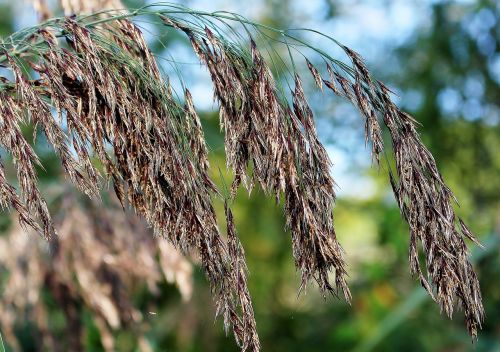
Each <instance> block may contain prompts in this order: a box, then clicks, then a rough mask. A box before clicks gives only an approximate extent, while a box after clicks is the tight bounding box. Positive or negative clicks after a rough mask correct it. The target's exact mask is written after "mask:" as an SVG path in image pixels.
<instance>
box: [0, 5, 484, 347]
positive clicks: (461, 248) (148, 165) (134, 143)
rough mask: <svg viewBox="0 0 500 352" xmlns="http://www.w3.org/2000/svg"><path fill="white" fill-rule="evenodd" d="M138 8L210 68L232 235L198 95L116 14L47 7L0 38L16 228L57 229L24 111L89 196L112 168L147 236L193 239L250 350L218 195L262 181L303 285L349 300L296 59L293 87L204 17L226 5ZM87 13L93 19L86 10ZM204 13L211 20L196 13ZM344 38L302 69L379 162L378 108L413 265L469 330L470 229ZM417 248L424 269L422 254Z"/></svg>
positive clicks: (177, 241) (235, 261)
mask: <svg viewBox="0 0 500 352" xmlns="http://www.w3.org/2000/svg"><path fill="white" fill-rule="evenodd" d="M66 3H68V4H69V2H67V1H66ZM72 3H73V2H72ZM75 3H76V2H75ZM68 6H69V5H68ZM173 9H174V12H175V13H177V12H179V9H178V8H173ZM81 11H83V10H81ZM144 11H147V10H144ZM139 13H140V11H139V10H138V11H136V12H133V13H130V16H135V15H138V14H139ZM145 13H148V14H149V15H157V16H159V18H161V19H162V20H163V22H164V23H165V24H166V25H168V26H170V27H172V28H174V29H175V30H179V31H183V32H184V33H185V34H186V35H187V36H188V38H189V40H190V43H191V45H192V48H193V50H194V52H195V54H196V55H197V57H198V58H199V60H200V62H201V63H202V64H203V65H204V66H205V67H206V69H207V70H208V72H209V74H210V77H211V80H212V83H213V89H214V96H215V99H216V100H217V102H218V103H219V107H220V114H219V115H220V126H221V129H222V130H223V131H224V133H225V151H226V157H227V165H228V167H229V168H231V169H232V170H233V172H234V180H233V183H232V186H231V191H230V196H229V198H230V199H227V200H226V209H225V210H226V221H227V224H228V234H227V238H224V237H223V236H222V235H221V233H220V231H219V229H218V225H217V219H216V215H215V211H214V208H213V203H212V197H213V196H214V195H218V196H219V197H221V196H220V194H219V192H218V191H217V189H216V187H215V185H214V183H213V182H212V180H211V179H210V177H209V176H208V171H209V164H208V156H207V148H206V144H205V138H204V136H203V130H202V128H201V124H200V120H199V117H198V114H197V113H196V110H195V108H194V103H193V99H192V96H191V94H190V92H189V90H188V89H186V90H185V91H184V92H183V93H184V102H182V103H181V102H179V101H177V100H176V99H175V98H174V95H173V93H172V90H171V87H170V85H169V84H168V82H166V80H165V79H164V78H163V76H162V74H160V70H159V67H158V65H157V63H156V60H155V58H154V56H153V54H152V53H151V51H150V49H149V48H148V45H147V43H146V41H145V40H144V37H143V36H142V33H141V31H140V30H139V28H138V27H137V26H136V25H134V24H133V23H132V22H130V21H128V20H126V19H124V18H125V17H126V16H124V15H120V16H118V17H116V18H108V17H105V18H104V19H103V17H102V16H97V17H92V16H90V17H87V19H86V20H85V19H78V18H76V17H74V18H66V19H63V20H60V19H57V20H53V21H49V24H47V25H44V26H41V27H40V28H38V29H37V30H33V31H31V32H29V31H28V32H26V33H28V34H25V35H24V36H23V37H22V39H21V40H18V39H16V40H17V42H22V43H24V46H23V45H21V44H18V45H17V46H16V48H13V47H12V46H9V44H8V42H5V43H0V44H1V46H0V47H1V48H2V52H1V53H0V62H1V63H2V64H4V65H5V66H7V69H9V70H11V72H12V74H13V76H14V81H13V82H10V81H9V80H7V79H5V78H2V79H1V80H0V145H1V146H2V147H3V148H4V149H5V150H6V151H7V152H8V154H10V156H11V157H12V160H13V162H14V166H15V170H16V178H17V181H18V183H19V193H20V194H19V195H18V194H17V192H16V190H15V188H14V187H13V186H12V185H11V184H9V183H8V181H7V179H6V177H5V173H4V170H3V168H1V167H0V205H2V207H6V208H13V209H15V210H16V211H17V212H18V213H19V217H20V223H21V224H22V225H23V226H31V227H34V228H35V229H36V230H38V231H39V232H41V233H43V235H44V236H45V237H47V238H49V237H50V236H51V235H53V234H54V233H55V230H54V227H53V225H52V221H51V218H50V215H49V212H48V207H47V203H46V202H45V200H44V199H43V197H42V196H41V193H40V191H39V190H38V185H37V175H36V172H35V167H36V166H37V165H38V164H39V161H38V157H37V155H36V154H35V152H34V150H33V148H32V147H31V146H30V144H29V143H28V140H27V139H26V138H25V137H24V136H23V134H22V129H21V124H25V123H27V122H29V121H32V122H34V123H35V124H36V125H37V126H38V127H37V128H38V129H40V130H41V132H42V133H43V134H44V135H45V136H46V139H47V141H48V144H50V145H51V146H52V147H53V149H54V151H55V153H56V154H57V155H58V157H59V159H60V160H61V165H62V169H63V170H64V172H65V174H66V175H67V176H68V178H69V179H70V180H71V181H72V182H73V183H74V184H75V185H76V186H77V187H79V188H80V189H81V190H82V191H83V192H85V193H86V194H88V195H90V196H93V197H98V195H99V190H100V187H99V186H100V184H101V183H102V182H101V181H103V180H104V181H110V182H111V183H112V184H113V187H114V190H115V193H116V195H117V197H118V198H119V200H120V202H121V204H122V206H123V207H124V208H127V207H129V206H130V207H132V208H133V209H134V210H135V211H136V212H137V213H138V214H139V215H141V216H143V217H144V218H145V219H146V221H147V222H148V224H149V225H150V226H151V227H152V228H153V230H154V233H155V234H156V235H158V236H161V237H164V238H168V239H169V240H170V242H171V243H173V244H174V245H175V246H176V247H177V248H179V249H181V250H182V251H184V252H188V251H196V252H197V253H198V255H199V256H200V259H201V265H202V267H203V268H204V270H205V273H206V275H207V277H208V280H209V282H210V285H211V288H212V293H213V296H214V300H215V303H216V307H217V314H218V315H220V316H222V317H223V319H224V323H225V327H226V329H227V330H229V329H232V330H233V333H234V336H235V338H236V341H237V343H238V345H239V346H240V347H241V349H242V350H249V351H258V350H259V349H260V344H259V340H258V335H257V332H256V324H255V319H254V314H253V308H252V305H251V299H250V294H249V292H248V287H247V283H246V266H245V261H244V251H243V248H242V246H241V244H240V242H239V240H238V238H237V234H236V230H235V227H234V220H233V216H232V213H231V209H230V208H229V207H228V205H227V202H228V201H231V200H232V199H233V198H234V196H235V194H236V192H237V190H238V189H239V187H240V185H241V184H243V185H244V186H245V187H246V188H247V189H248V190H249V191H251V190H252V188H253V187H254V185H259V186H260V187H261V188H262V189H263V190H264V191H265V192H266V193H268V194H270V195H272V196H274V197H275V198H276V201H277V202H279V201H280V199H283V201H284V211H285V217H286V222H287V227H288V228H289V230H290V232H291V236H292V244H293V256H294V259H295V264H296V267H297V269H298V270H300V272H301V275H302V285H301V288H305V287H306V285H307V284H308V283H309V282H310V281H311V280H314V281H316V282H317V283H318V286H319V287H320V289H321V291H322V292H323V293H327V292H330V293H334V294H337V293H339V292H341V293H342V294H343V295H344V296H345V298H346V299H347V300H348V301H349V300H350V298H351V295H350V292H349V289H348V287H347V283H346V279H345V277H346V268H345V267H346V265H345V262H344V259H343V250H342V248H341V246H340V244H339V242H338V240H337V237H336V234H335V229H334V224H333V214H332V212H333V207H334V202H335V190H334V185H335V184H334V181H333V179H332V177H331V175H330V167H331V163H330V160H329V158H328V155H327V153H326V151H325V149H324V147H323V145H322V144H321V143H320V141H319V139H318V136H317V131H316V127H315V123H314V116H313V112H312V109H311V108H310V106H309V103H308V101H307V97H306V94H305V91H304V88H303V84H302V79H301V77H300V76H299V75H298V73H296V72H292V74H291V75H290V77H291V78H292V79H291V81H293V84H292V85H293V88H291V91H290V92H289V93H288V94H289V96H291V99H290V98H289V96H287V93H285V92H284V90H283V89H281V88H282V84H281V83H282V82H280V81H279V80H278V81H277V80H276V79H275V77H274V75H273V73H272V71H271V69H270V67H269V66H268V64H267V63H266V60H265V59H264V56H263V55H262V53H261V52H260V51H259V49H258V47H257V44H256V43H255V42H254V41H253V40H252V39H251V38H250V39H249V41H250V43H249V45H245V44H242V43H241V41H240V40H234V41H233V40H231V38H230V37H227V38H226V37H225V36H224V34H221V33H223V31H221V32H219V31H218V30H213V28H214V27H215V25H214V23H213V22H210V21H209V20H208V18H209V17H210V16H214V17H216V16H220V15H218V14H215V13H214V14H202V13H186V14H184V15H186V16H190V15H192V16H195V17H196V21H191V20H185V19H184V18H183V17H182V16H177V15H176V16H175V17H167V16H166V15H165V14H166V13H168V12H165V13H164V14H162V13H161V12H158V13H150V12H145ZM89 18H90V19H89ZM96 18H98V19H99V20H98V21H97V23H99V24H98V25H96V24H95V23H94V24H92V19H96ZM200 18H204V19H206V20H207V21H206V22H204V23H203V24H200V23H201V22H200V21H198V20H199V19H200ZM217 19H218V20H223V21H229V20H228V19H227V18H222V17H218V18H217ZM234 20H235V21H240V20H241V19H236V18H235V19H234ZM86 21H87V22H86ZM205 24H206V25H205ZM268 29H269V28H268ZM280 34H281V35H288V34H286V32H283V31H282V32H280ZM288 36H289V39H293V38H292V37H290V35H288ZM240 39H241V38H240ZM63 41H65V43H64V44H63ZM12 42H15V41H14V40H12ZM337 44H338V43H337ZM341 48H342V49H343V50H344V51H345V53H346V54H347V56H348V57H349V59H350V61H351V65H347V64H345V63H342V64H339V62H337V61H335V60H333V59H332V58H329V57H327V56H325V55H324V54H322V53H321V52H320V51H319V50H318V51H316V54H319V55H321V56H322V59H324V60H325V61H326V63H327V64H326V71H327V75H325V76H323V75H322V72H321V70H320V69H318V67H319V66H315V65H313V63H312V62H311V61H309V60H307V61H306V64H307V68H308V69H309V71H310V73H311V74H312V78H313V80H314V82H315V83H316V86H317V87H318V88H319V89H323V85H324V86H326V87H327V88H329V89H331V90H332V91H333V92H334V93H335V94H337V95H339V96H342V97H344V98H346V99H348V100H349V101H350V102H351V103H352V104H353V105H354V106H355V107H357V108H358V109H359V111H360V112H361V114H362V116H363V118H364V125H365V134H366V139H367V141H370V143H371V149H372V157H373V159H374V160H376V161H377V164H378V163H379V162H380V155H381V153H383V151H384V143H383V134H382V128H381V125H380V123H379V121H382V120H383V122H384V124H385V126H386V127H387V129H388V132H389V134H390V137H391V140H392V146H393V150H394V155H395V156H394V157H395V160H396V175H393V173H392V172H391V174H390V181H391V184H392V186H393V190H394V194H395V196H396V200H397V202H398V206H399V207H400V209H401V213H402V215H403V217H404V218H405V219H406V220H407V221H408V223H409V226H410V250H409V259H410V267H411V272H412V273H413V274H415V275H416V276H418V278H419V279H420V281H421V283H422V285H423V286H424V287H425V288H426V290H427V291H428V292H429V293H430V294H431V296H433V297H434V298H435V300H436V301H437V302H438V303H439V305H440V306H441V308H442V310H444V311H445V312H446V313H447V314H448V315H449V316H451V315H452V312H453V309H454V302H455V301H456V300H457V299H458V301H459V302H460V303H461V305H462V307H463V308H464V311H465V316H466V323H467V327H468V329H469V332H470V334H471V335H472V336H476V334H477V329H478V328H480V325H481V322H482V320H483V315H484V313H483V307H482V303H481V295H480V290H479V283H478V280H477V277H476V275H475V273H474V271H473V269H472V266H471V264H470V261H469V259H468V251H467V246H466V244H465V241H464V238H469V239H471V240H473V241H476V240H475V238H474V236H473V234H472V233H471V231H470V230H469V229H468V228H467V226H466V225H465V224H464V223H463V222H462V221H461V220H460V219H457V218H456V215H455V213H454V211H453V201H454V197H453V194H452V193H451V191H450V190H449V189H448V188H447V186H446V185H445V183H444V181H443V179H442V177H441V175H440V174H439V171H438V170H437V167H436V163H435V161H434V159H433V157H432V155H431V154H430V152H429V151H428V150H427V149H426V148H425V146H424V145H423V144H422V142H421V141H420V138H419V136H418V133H417V131H416V128H415V121H414V120H413V118H411V117H410V116H409V115H408V114H406V113H404V112H402V111H400V110H399V109H398V108H397V107H396V106H395V105H394V104H393V103H392V101H391V98H390V92H389V90H388V89H387V88H386V87H385V86H384V85H383V84H382V83H380V82H378V81H376V80H374V79H372V78H371V76H370V73H369V71H368V69H367V67H366V65H365V64H364V63H363V60H362V59H361V57H360V55H358V54H357V53H356V52H354V51H352V50H351V49H349V48H347V47H345V46H342V45H341ZM23 51H24V52H23ZM25 64H29V66H30V67H31V68H32V69H33V70H34V71H35V72H36V73H37V74H38V75H39V79H30V77H29V76H28V75H27V74H26V72H25V71H24V70H23V69H22V68H23V67H25V66H26V65H25ZM323 77H328V79H326V78H323ZM54 115H55V116H54ZM63 126H64V127H63ZM419 246H420V247H421V250H420V251H421V252H423V254H424V256H425V268H423V265H421V264H420V262H419V260H418V259H419ZM331 273H332V274H334V275H330V274H331ZM331 280H335V283H332V282H331Z"/></svg>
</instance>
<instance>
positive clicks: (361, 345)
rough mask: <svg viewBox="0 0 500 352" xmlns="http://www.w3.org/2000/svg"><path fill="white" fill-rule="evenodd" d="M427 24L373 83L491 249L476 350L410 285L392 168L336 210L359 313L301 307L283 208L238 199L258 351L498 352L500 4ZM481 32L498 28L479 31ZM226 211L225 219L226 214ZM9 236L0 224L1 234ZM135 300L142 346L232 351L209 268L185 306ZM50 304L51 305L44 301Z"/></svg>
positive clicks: (305, 297)
mask: <svg viewBox="0 0 500 352" xmlns="http://www.w3.org/2000/svg"><path fill="white" fill-rule="evenodd" d="M271 2H274V3H276V1H271ZM331 3H332V4H335V2H334V1H332V2H331ZM287 4H288V2H287ZM332 4H331V7H330V9H331V16H333V17H334V16H335V15H336V13H335V9H336V6H334V5H332ZM276 6H278V5H276ZM285 7H286V6H285ZM0 12H1V13H2V16H0V35H2V36H5V35H6V34H8V33H9V32H11V31H12V26H13V18H12V16H11V15H10V7H9V6H8V5H6V4H0ZM289 12H290V10H289V8H288V7H286V9H285V10H283V11H282V12H280V11H275V12H272V13H268V14H266V15H265V18H263V19H262V20H264V22H266V23H271V24H273V25H275V26H279V27H286V25H287V17H286V16H285V15H284V14H285V13H288V14H289ZM292 15H293V14H292ZM431 16H432V17H431V18H430V19H429V23H428V25H427V26H426V27H425V28H422V30H421V31H418V32H417V33H415V35H414V36H413V37H411V38H410V39H409V40H408V41H407V42H406V43H405V44H404V45H403V46H401V47H399V48H398V49H397V50H396V51H395V52H394V53H392V54H393V55H395V57H396V60H397V62H398V63H399V64H398V65H397V66H398V69H397V70H386V71H385V70H384V67H380V68H378V71H379V73H380V75H381V76H382V77H384V79H385V80H386V81H388V82H389V83H391V85H392V86H394V87H398V89H399V91H400V92H412V93H413V95H412V96H413V97H415V99H414V100H418V102H419V103H418V104H415V101H412V99H410V100H406V99H403V102H402V103H403V105H405V104H408V105H407V106H406V108H407V109H408V110H410V111H411V113H412V114H414V116H415V117H416V119H417V120H418V121H419V122H421V123H422V127H421V128H420V131H421V134H422V136H423V139H424V141H425V143H426V145H427V146H428V147H429V148H430V150H431V152H432V153H433V155H434V156H435V157H436V160H437V162H438V165H439V166H440V168H441V170H442V173H443V175H444V178H445V180H446V181H447V182H448V184H449V186H450V187H451V188H452V190H453V191H454V192H455V194H456V195H457V197H458V199H459V200H460V203H461V208H460V209H459V210H458V213H459V215H461V216H463V217H464V219H465V220H466V222H468V223H469V224H470V227H471V228H472V229H473V230H474V231H475V232H476V233H477V234H478V235H479V237H480V238H481V240H482V241H484V242H485V243H486V244H487V248H486V249H485V250H484V251H481V250H474V252H475V258H476V268H477V270H478V274H479V276H480V281H481V283H482V291H483V298H484V304H485V310H486V322H485V325H484V327H483V331H482V333H480V336H479V340H478V342H476V343H475V344H474V345H473V344H472V343H471V341H470V339H469V337H468V335H467V333H466V331H465V328H464V327H463V324H462V323H463V322H462V319H463V317H462V315H461V312H457V313H456V315H455V317H454V319H453V321H450V320H449V319H447V318H446V317H445V316H444V315H442V314H440V313H439V309H438V307H437V305H435V304H434V303H433V302H431V300H430V299H429V298H428V297H427V296H425V295H424V294H423V289H421V288H420V287H419V284H418V282H417V281H415V280H413V279H412V278H410V277H409V269H408V263H407V262H408V261H407V243H408V229H407V227H406V225H405V224H404V222H403V221H402V219H401V217H400V214H399V211H398V209H397V207H396V205H395V203H394V201H393V199H392V195H391V194H390V191H389V188H388V182H387V175H386V173H385V171H384V170H381V171H377V170H367V171H366V175H367V177H370V178H372V179H373V181H374V182H375V183H376V185H377V191H376V192H375V193H374V194H373V195H372V196H371V197H370V198H368V199H356V198H340V199H338V202H337V207H336V210H335V218H336V228H337V233H338V234H339V237H340V241H341V243H342V244H343V246H344V248H345V250H346V253H347V254H346V257H347V260H348V262H349V272H350V286H351V289H352V293H353V296H354V299H353V303H352V306H348V305H347V304H346V303H345V302H343V301H341V300H337V299H336V298H334V297H326V299H323V297H321V296H320V295H319V294H318V291H317V290H316V288H315V287H313V286H311V287H308V288H307V290H306V292H303V293H302V294H301V295H300V296H298V287H299V275H298V273H297V272H296V271H295V269H294V266H293V258H292V254H291V241H290V236H289V234H287V233H286V232H285V230H284V218H283V216H282V210H281V207H280V206H279V205H276V204H275V203H274V201H273V200H271V199H268V198H267V197H265V196H264V195H263V194H262V192H261V191H259V190H255V191H254V192H253V193H252V194H251V196H250V197H249V196H248V195H247V194H246V193H245V192H244V191H241V192H240V194H239V195H238V197H237V200H236V201H235V205H234V215H235V219H236V227H237V229H238V231H239V235H240V236H241V239H242V243H243V246H244V248H245V251H246V256H247V260H248V266H249V270H250V275H249V285H250V291H251V294H252V296H253V300H254V308H255V313H256V320H257V323H258V330H259V333H260V337H261V340H262V344H263V350H264V351H276V352H281V351H283V352H285V351H286V352H291V351H368V350H374V351H469V350H475V351H478V352H479V351H500V282H499V281H498V278H499V277H500V256H499V255H498V254H499V250H498V249H499V241H497V238H498V236H500V176H499V175H500V112H499V111H500V110H499V106H498V102H499V101H500V89H499V82H500V77H498V76H495V72H494V71H493V70H492V62H494V60H497V65H499V66H500V63H499V62H500V6H499V5H498V2H497V1H495V0H490V1H488V0H481V1H477V2H476V3H473V4H468V3H465V4H462V3H454V2H437V3H436V4H434V5H432V12H431ZM487 21H490V22H491V25H485V23H486V22H487ZM486 24H487V23H486ZM162 38H164V39H165V38H166V37H162ZM340 39H341V38H340ZM167 41H168V39H167ZM156 49H157V50H160V47H156ZM450 96H451V98H450ZM452 98H453V99H454V101H458V103H456V104H455V106H453V107H452V108H453V109H452V108H450V107H449V106H448V105H449V102H448V101H447V99H448V100H450V99H452ZM453 99H452V100H453ZM204 117H205V118H204V121H203V122H204V129H205V133H206V136H207V140H208V142H209V144H210V148H211V150H212V158H211V163H212V172H213V174H212V176H213V178H214V179H215V180H216V181H218V183H219V185H221V184H222V183H223V182H225V183H230V178H231V175H230V174H229V173H228V171H226V168H225V161H224V155H223V144H222V136H221V134H220V132H219V129H218V121H217V120H218V119H217V116H216V115H214V114H206V115H205V116H204ZM360 143H361V142H360ZM44 165H45V166H46V170H49V171H47V173H46V174H45V176H41V177H42V180H44V181H46V182H49V181H50V180H53V179H54V178H55V177H57V175H58V171H57V170H58V168H57V164H56V161H55V160H54V159H51V158H49V157H48V158H47V159H46V160H44ZM219 170H220V172H219ZM221 175H222V177H223V179H224V180H221ZM218 212H219V214H222V204H218ZM7 224H8V221H7V220H6V216H5V215H4V216H2V217H1V218H0V226H1V227H2V228H5V227H6V226H7ZM135 297H136V304H137V307H139V309H140V310H141V311H143V312H145V315H146V316H147V317H146V319H148V320H149V327H150V329H149V331H148V332H147V337H148V340H149V342H150V343H151V345H152V346H154V348H155V350H158V351H236V350H237V349H236V347H235V344H234V342H233V339H232V337H226V336H225V335H224V333H223V329H222V323H221V321H219V320H217V321H216V322H215V323H214V318H213V317H214V308H213V306H212V305H211V298H210V292H209V288H208V286H207V283H206V280H205V279H204V277H203V274H202V273H201V270H199V269H198V270H196V272H195V288H194V296H193V298H192V300H191V301H190V302H188V303H182V302H181V300H180V299H179V296H178V294H177V293H176V291H175V290H174V289H173V288H172V287H171V286H169V285H166V284H165V286H164V287H162V294H161V295H160V296H153V295H151V294H150V293H149V292H147V289H146V288H145V287H138V288H137V292H136V296H135ZM46 299H47V305H50V297H47V298H46ZM51 311H52V314H53V316H51V319H52V322H53V324H52V326H53V328H54V329H56V330H57V329H58V326H59V327H60V325H61V324H63V325H64V321H61V315H60V314H58V307H55V306H54V307H53V309H52V310H51ZM148 311H154V312H155V313H156V314H154V315H148V314H147V313H146V312H148ZM81 312H82V314H83V321H84V325H85V326H86V332H87V335H86V341H85V344H86V346H87V348H88V350H89V351H97V350H100V349H101V348H102V346H101V344H100V339H99V336H98V330H97V329H96V328H95V325H94V323H93V319H92V316H89V314H88V313H86V312H85V309H84V307H82V310H81ZM18 334H19V336H20V337H22V340H23V346H24V348H25V349H26V350H37V347H36V343H34V341H36V328H35V327H34V326H32V325H27V326H24V327H19V329H18ZM131 334H133V332H132V331H120V332H117V349H118V350H120V351H133V350H136V348H137V346H134V345H133V344H132V343H131V342H130V341H131V339H130V336H131ZM61 338H64V336H61Z"/></svg>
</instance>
